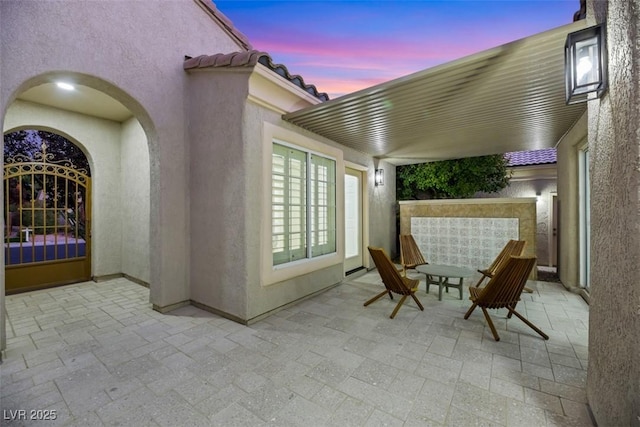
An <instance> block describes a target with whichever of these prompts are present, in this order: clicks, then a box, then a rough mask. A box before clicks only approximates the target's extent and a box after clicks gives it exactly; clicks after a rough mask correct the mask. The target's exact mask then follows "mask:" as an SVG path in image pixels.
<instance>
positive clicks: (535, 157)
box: [505, 148, 557, 167]
mask: <svg viewBox="0 0 640 427" xmlns="http://www.w3.org/2000/svg"><path fill="white" fill-rule="evenodd" d="M505 156H506V157H507V158H508V159H509V165H508V166H510V167H512V166H531V165H546V164H551V163H556V162H557V158H556V149H555V148H546V149H544V150H533V151H515V152H512V153H506V154H505Z"/></svg>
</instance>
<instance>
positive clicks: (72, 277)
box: [3, 129, 92, 294]
mask: <svg viewBox="0 0 640 427" xmlns="http://www.w3.org/2000/svg"><path fill="white" fill-rule="evenodd" d="M3 178H4V179H3V183H4V207H5V209H4V221H5V249H4V263H5V290H6V293H7V294H12V293H17V292H24V291H30V290H35V289H42V288H46V287H51V286H56V285H61V284H66V283H73V282H81V281H85V280H89V279H90V278H91V206H92V204H91V168H90V167H89V162H88V161H87V157H86V156H85V155H84V153H83V152H82V150H80V148H79V147H77V146H76V145H75V144H74V143H73V142H71V141H69V140H68V139H66V138H65V137H64V136H62V135H58V134H55V133H52V132H47V131H39V130H35V129H26V130H19V131H14V132H10V133H7V134H5V135H4V171H3Z"/></svg>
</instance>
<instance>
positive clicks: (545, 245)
mask: <svg viewBox="0 0 640 427" xmlns="http://www.w3.org/2000/svg"><path fill="white" fill-rule="evenodd" d="M556 181H557V180H556V179H532V180H526V181H514V180H512V181H511V182H510V184H509V186H508V187H506V188H504V189H503V190H501V191H500V192H498V193H492V194H486V193H480V194H476V195H475V196H474V197H477V198H521V197H536V194H537V193H538V192H540V197H539V198H538V200H537V202H536V222H537V226H536V256H537V257H538V265H550V259H549V238H550V236H552V235H553V230H552V228H553V226H552V224H551V216H550V205H551V204H552V199H551V193H552V192H556V191H557V182H556Z"/></svg>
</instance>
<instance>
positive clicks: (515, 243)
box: [485, 240, 527, 276]
mask: <svg viewBox="0 0 640 427" xmlns="http://www.w3.org/2000/svg"><path fill="white" fill-rule="evenodd" d="M526 243H527V242H526V241H525V240H509V241H508V242H507V244H506V245H505V246H504V248H502V251H500V253H499V254H498V256H497V257H496V259H495V260H493V263H492V264H491V265H490V266H489V268H487V269H486V270H485V271H486V272H487V273H489V275H490V276H493V275H495V274H496V273H497V272H498V270H499V269H500V267H502V265H503V264H505V263H506V262H507V261H508V260H509V258H510V257H512V256H520V255H522V251H523V250H524V245H525V244H526Z"/></svg>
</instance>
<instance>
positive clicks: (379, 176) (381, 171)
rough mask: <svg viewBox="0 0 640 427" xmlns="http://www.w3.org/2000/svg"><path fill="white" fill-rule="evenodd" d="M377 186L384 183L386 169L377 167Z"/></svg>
mask: <svg viewBox="0 0 640 427" xmlns="http://www.w3.org/2000/svg"><path fill="white" fill-rule="evenodd" d="M375 181H376V187H382V186H383V185H384V169H376V176H375Z"/></svg>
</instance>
